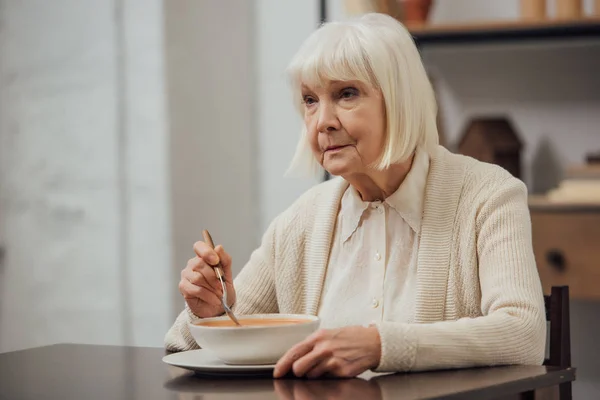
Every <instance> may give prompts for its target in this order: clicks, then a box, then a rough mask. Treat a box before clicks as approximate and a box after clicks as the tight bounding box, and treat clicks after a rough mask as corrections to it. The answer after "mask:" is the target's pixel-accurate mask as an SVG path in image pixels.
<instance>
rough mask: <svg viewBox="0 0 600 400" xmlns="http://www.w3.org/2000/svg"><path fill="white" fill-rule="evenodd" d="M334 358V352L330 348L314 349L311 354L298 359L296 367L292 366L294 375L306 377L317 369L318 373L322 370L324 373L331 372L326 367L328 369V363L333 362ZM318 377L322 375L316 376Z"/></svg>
mask: <svg viewBox="0 0 600 400" xmlns="http://www.w3.org/2000/svg"><path fill="white" fill-rule="evenodd" d="M332 356H333V352H332V351H331V350H329V349H328V348H323V347H321V348H319V347H314V348H313V349H312V351H311V352H309V353H308V354H306V355H305V356H304V357H302V358H300V359H298V360H297V361H296V362H295V363H294V365H293V366H292V369H293V371H294V375H296V376H304V375H307V373H308V372H309V371H312V370H314V369H315V368H317V371H320V370H322V371H323V372H326V371H329V370H328V369H326V367H327V362H329V361H330V360H331V357H332ZM313 375H314V374H313ZM307 376H309V375H307ZM318 376H320V375H315V377H318Z"/></svg>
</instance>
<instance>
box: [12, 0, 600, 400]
mask: <svg viewBox="0 0 600 400" xmlns="http://www.w3.org/2000/svg"><path fill="white" fill-rule="evenodd" d="M400 2H401V3H402V2H403V1H402V0H400ZM391 3H393V2H385V1H368V0H364V1H360V0H352V1H350V0H347V1H345V0H327V1H318V0H254V1H252V0H52V1H47V0H0V352H6V351H12V350H18V349H24V348H29V347H35V346H42V345H48V344H53V343H64V342H74V343H92V344H124V345H135V346H161V345H162V340H163V337H164V334H165V333H166V331H167V330H168V328H169V327H170V325H171V323H172V322H173V321H174V318H175V317H176V315H177V313H178V312H179V311H180V310H181V309H182V307H183V300H182V299H181V296H180V294H179V292H178V290H177V282H178V281H179V272H180V270H181V269H182V268H184V267H185V264H186V262H187V260H188V259H189V258H191V257H192V256H193V252H192V244H193V243H194V241H196V240H199V239H200V238H201V231H202V230H203V229H209V230H210V231H211V233H212V235H213V237H214V239H215V241H216V242H217V243H221V244H223V245H224V246H225V248H226V249H227V250H228V251H229V252H230V254H231V255H232V256H233V260H234V271H235V273H237V272H238V271H239V270H240V269H241V267H242V266H243V264H244V263H245V261H246V260H247V259H248V257H249V255H250V252H251V251H252V250H253V249H254V248H256V247H257V246H258V244H259V241H260V238H261V235H262V234H263V232H264V230H265V229H266V227H267V225H268V224H269V222H270V221H271V220H272V219H273V217H275V216H276V215H277V214H278V213H280V212H281V211H283V210H284V209H285V208H286V207H287V206H289V205H290V204H291V202H293V201H294V199H296V198H297V197H298V196H299V195H300V194H301V193H302V192H304V191H305V190H306V189H308V188H309V187H311V186H312V185H314V184H316V183H318V182H319V181H321V180H322V178H321V177H315V178H314V179H308V178H307V179H298V178H285V177H284V171H285V170H286V168H287V166H288V163H289V162H290V160H291V157H292V154H293V152H294V149H295V146H296V142H297V140H298V138H299V132H300V128H301V119H300V117H299V116H298V115H297V114H296V112H295V110H294V109H293V105H292V99H291V93H290V90H289V87H288V85H287V82H286V81H285V77H284V69H285V67H286V65H287V63H288V62H289V61H290V59H291V57H292V55H293V54H294V53H295V51H296V50H297V49H298V47H299V46H300V44H301V43H302V41H303V40H304V39H305V38H306V37H307V36H308V35H309V34H310V33H311V32H312V31H313V30H314V29H316V27H317V26H318V24H319V22H320V21H321V20H322V19H326V20H342V19H344V18H348V17H349V16H351V15H355V14H360V13H362V12H366V11H372V10H379V11H382V10H383V11H386V10H388V11H389V12H390V13H395V12H396V11H394V10H393V7H391V8H390V4H391ZM420 3H424V4H425V3H426V4H425V9H426V10H425V11H426V12H424V13H423V12H421V11H419V10H423V9H422V8H421V9H415V11H414V13H412V14H411V13H409V8H405V9H404V11H403V12H402V13H401V14H398V15H397V17H398V18H402V19H403V20H404V21H405V22H406V24H407V26H409V27H410V28H411V29H412V30H413V34H414V35H415V38H416V39H417V42H418V44H419V46H420V49H421V52H422V56H423V60H424V62H425V65H426V67H427V70H428V71H429V73H430V75H431V79H432V82H433V83H434V86H435V88H436V92H437V95H438V99H439V103H440V119H439V124H440V130H441V136H442V142H443V143H444V144H445V145H446V146H447V147H448V148H449V149H451V150H452V151H457V152H462V153H464V154H469V155H473V156H474V157H477V158H480V159H482V160H486V161H490V162H495V163H498V164H500V165H502V166H504V167H505V168H507V169H508V170H510V171H511V172H512V173H513V174H515V175H516V176H518V177H519V178H521V179H523V180H524V181H525V183H526V184H527V186H528V188H529V190H530V194H531V195H532V202H531V204H532V206H531V207H532V208H531V210H532V219H533V223H534V247H535V251H536V258H537V260H538V268H539V269H540V275H541V276H542V281H543V283H544V288H545V289H546V290H548V289H549V287H550V286H551V285H554V284H568V285H569V286H570V289H571V341H572V349H573V364H574V366H576V367H577V368H578V380H577V381H576V382H575V384H574V395H575V398H586V399H587V398H597V397H600V361H599V360H600V350H599V345H598V343H597V337H598V334H600V304H598V301H599V300H600V287H599V286H600V250H599V249H598V247H599V246H598V243H600V196H599V190H598V188H599V186H598V182H600V173H598V169H597V165H598V164H597V162H598V158H600V154H598V152H600V4H599V3H600V2H599V1H595V0H587V1H572V0H548V2H547V3H545V2H544V4H545V5H544V6H543V7H542V6H540V2H539V1H535V0H534V1H530V0H434V1H432V2H420ZM421 6H423V4H421ZM386 12H387V11H386ZM507 32H508V33H507Z"/></svg>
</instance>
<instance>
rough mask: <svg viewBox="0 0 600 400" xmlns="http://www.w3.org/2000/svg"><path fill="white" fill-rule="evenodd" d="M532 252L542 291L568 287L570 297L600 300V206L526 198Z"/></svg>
mask: <svg viewBox="0 0 600 400" xmlns="http://www.w3.org/2000/svg"><path fill="white" fill-rule="evenodd" d="M529 209H530V212H531V224H532V238H533V251H534V255H535V260H536V264H537V268H538V271H539V274H540V279H541V280H542V286H543V288H544V292H546V293H548V292H549V291H550V290H551V288H552V286H565V285H566V286H569V289H570V295H571V298H577V299H588V300H600V285H599V284H598V283H599V282H600V246H599V245H598V244H599V243H600V204H596V205H594V204H590V205H574V204H560V203H554V202H549V201H548V200H547V199H546V198H545V197H535V196H532V197H531V198H530V199H529Z"/></svg>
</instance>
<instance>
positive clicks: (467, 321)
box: [376, 177, 546, 372]
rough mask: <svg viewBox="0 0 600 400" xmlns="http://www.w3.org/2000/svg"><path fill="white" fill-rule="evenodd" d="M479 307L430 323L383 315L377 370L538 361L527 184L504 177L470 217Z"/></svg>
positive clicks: (542, 336)
mask: <svg viewBox="0 0 600 400" xmlns="http://www.w3.org/2000/svg"><path fill="white" fill-rule="evenodd" d="M475 226H476V232H474V234H475V235H476V239H477V243H476V246H477V258H478V268H479V282H480V289H481V314H482V316H480V317H476V318H461V319H458V320H454V321H440V322H434V323H429V324H404V323H393V322H382V323H381V324H380V325H378V329H379V333H380V337H381V342H382V343H381V345H382V358H381V362H380V364H379V366H378V367H377V368H376V371H377V372H389V371H408V370H414V371H418V370H430V369H441V368H462V367H474V366H491V365H506V364H532V365H539V364H541V363H542V361H543V359H544V355H545V343H546V321H545V312H544V299H543V292H542V287H541V282H540V279H539V275H538V271H537V268H536V264H535V259H534V255H533V248H532V239H531V220H530V215H529V209H528V204H527V190H526V188H525V185H524V184H523V183H522V182H521V181H519V180H517V179H515V178H512V177H510V178H508V179H506V180H505V181H504V183H502V184H500V185H499V187H498V188H497V189H496V190H495V191H494V193H493V195H492V196H490V197H489V198H488V199H486V200H485V201H484V202H483V204H482V206H481V208H480V210H479V213H478V215H477V220H476V225H475Z"/></svg>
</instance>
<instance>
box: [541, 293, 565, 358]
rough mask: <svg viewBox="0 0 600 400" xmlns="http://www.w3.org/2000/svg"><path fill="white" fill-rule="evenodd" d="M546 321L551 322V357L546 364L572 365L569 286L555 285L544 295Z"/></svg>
mask: <svg viewBox="0 0 600 400" xmlns="http://www.w3.org/2000/svg"><path fill="white" fill-rule="evenodd" d="M544 301H545V304H546V321H549V322H550V357H549V358H547V359H546V360H544V365H551V366H557V367H570V366H571V325H570V324H569V287H568V286H553V287H552V291H551V293H550V295H549V296H544Z"/></svg>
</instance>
